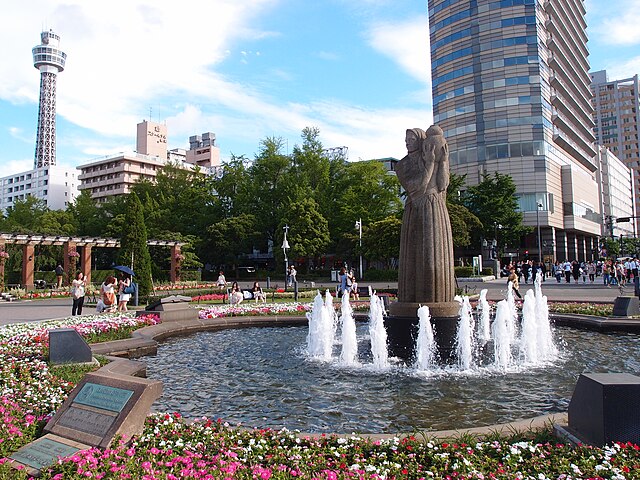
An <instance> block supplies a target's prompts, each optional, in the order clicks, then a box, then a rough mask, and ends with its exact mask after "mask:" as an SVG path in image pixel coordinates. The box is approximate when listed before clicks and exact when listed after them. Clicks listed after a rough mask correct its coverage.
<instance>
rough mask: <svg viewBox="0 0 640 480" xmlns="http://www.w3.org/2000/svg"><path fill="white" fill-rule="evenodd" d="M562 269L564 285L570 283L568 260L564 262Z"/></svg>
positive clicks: (569, 264)
mask: <svg viewBox="0 0 640 480" xmlns="http://www.w3.org/2000/svg"><path fill="white" fill-rule="evenodd" d="M562 266H563V268H564V280H565V282H566V283H571V262H570V261H569V260H565V261H564V264H563V265H562Z"/></svg>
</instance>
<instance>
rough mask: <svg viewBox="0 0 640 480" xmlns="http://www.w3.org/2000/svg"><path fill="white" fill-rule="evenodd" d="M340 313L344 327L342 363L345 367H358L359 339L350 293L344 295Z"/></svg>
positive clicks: (342, 333) (342, 334)
mask: <svg viewBox="0 0 640 480" xmlns="http://www.w3.org/2000/svg"><path fill="white" fill-rule="evenodd" d="M340 312H341V314H340V323H341V325H342V332H341V340H342V351H341V352H340V363H341V364H343V365H357V364H358V339H357V337H356V322H355V320H354V318H353V310H352V309H351V304H350V303H349V293H348V292H345V293H343V294H342V305H341V310H340Z"/></svg>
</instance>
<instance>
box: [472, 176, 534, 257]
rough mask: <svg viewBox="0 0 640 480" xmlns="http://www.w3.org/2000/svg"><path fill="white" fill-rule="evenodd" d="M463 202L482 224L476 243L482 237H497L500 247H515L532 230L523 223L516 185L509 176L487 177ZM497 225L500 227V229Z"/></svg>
mask: <svg viewBox="0 0 640 480" xmlns="http://www.w3.org/2000/svg"><path fill="white" fill-rule="evenodd" d="M462 201H463V204H464V206H465V207H467V208H468V209H469V211H471V213H473V214H474V215H475V216H476V217H478V219H479V220H480V222H481V223H482V228H481V229H480V230H479V231H478V232H477V234H479V235H477V238H475V240H476V241H479V240H480V238H479V237H480V236H482V237H483V238H494V237H495V236H498V237H499V238H497V239H496V240H497V241H498V244H499V245H508V244H511V245H516V244H519V243H520V239H521V237H522V236H523V235H526V234H527V233H529V232H530V230H531V229H530V228H529V227H525V226H524V225H523V224H522V220H523V215H522V212H520V211H519V207H518V199H517V197H516V185H515V183H514V182H513V179H512V178H511V177H510V176H509V175H504V174H501V173H499V172H495V173H494V174H493V176H491V175H489V174H484V175H483V176H482V181H481V182H480V183H479V184H477V185H474V186H472V187H469V188H468V189H467V191H466V192H465V193H464V195H463V200H462ZM498 225H500V228H497V226H498ZM496 234H497V235H496Z"/></svg>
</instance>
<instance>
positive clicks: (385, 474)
mask: <svg viewBox="0 0 640 480" xmlns="http://www.w3.org/2000/svg"><path fill="white" fill-rule="evenodd" d="M638 468H640V454H639V451H638V447H637V446H634V445H629V444H616V445H613V446H610V447H606V448H604V449H598V448H590V447H585V446H581V447H578V448H571V447H568V446H565V445H561V444H554V443H549V442H546V443H539V442H536V441H532V440H528V441H516V442H508V441H504V440H503V441H497V440H496V441H485V442H472V443H465V442H458V443H442V442H431V441H428V439H424V438H416V437H413V436H411V437H407V438H403V439H400V438H397V437H394V438H389V439H385V440H370V439H365V438H361V437H359V436H357V435H352V436H350V437H347V438H337V437H334V436H321V437H319V438H315V439H313V438H299V437H298V436H297V435H295V434H293V433H292V432H289V431H287V430H283V431H279V432H278V431H273V430H251V431H249V430H243V429H238V428H232V427H230V426H228V425H227V424H224V423H221V422H220V421H218V422H214V421H211V420H207V419H203V420H200V421H197V422H194V423H187V422H185V421H183V420H182V419H181V418H180V416H179V415H176V414H174V415H169V414H158V415H153V416H151V417H150V418H149V419H148V420H147V423H146V425H145V430H144V432H143V434H142V435H141V436H140V437H138V438H136V439H135V440H134V441H133V442H132V443H131V444H129V445H125V444H122V443H121V444H119V445H117V446H115V447H114V448H111V449H107V450H105V451H101V450H99V449H91V450H87V451H83V452H78V453H77V454H76V455H73V456H72V457H70V458H68V459H65V460H62V461H61V462H59V464H58V465H55V466H53V467H52V468H50V469H49V471H47V472H45V475H44V476H43V478H45V479H47V478H49V479H55V480H62V479H80V478H110V479H144V480H153V479H167V480H178V479H182V478H188V479H237V478H240V479H245V478H246V479H265V480H266V479H291V478H304V479H490V478H491V479H549V478H554V479H566V480H569V479H586V478H592V479H604V478H612V479H620V480H621V479H625V478H629V479H630V478H635V477H634V473H633V472H634V471H636V470H637V469H638Z"/></svg>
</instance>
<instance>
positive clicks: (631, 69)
mask: <svg viewBox="0 0 640 480" xmlns="http://www.w3.org/2000/svg"><path fill="white" fill-rule="evenodd" d="M601 70H606V71H607V76H608V77H609V80H622V79H623V78H631V77H633V76H634V75H636V74H638V72H640V56H638V57H634V58H630V59H629V60H627V61H626V62H622V63H621V62H619V61H613V62H611V63H610V64H609V65H606V66H603V67H602V68H601Z"/></svg>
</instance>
